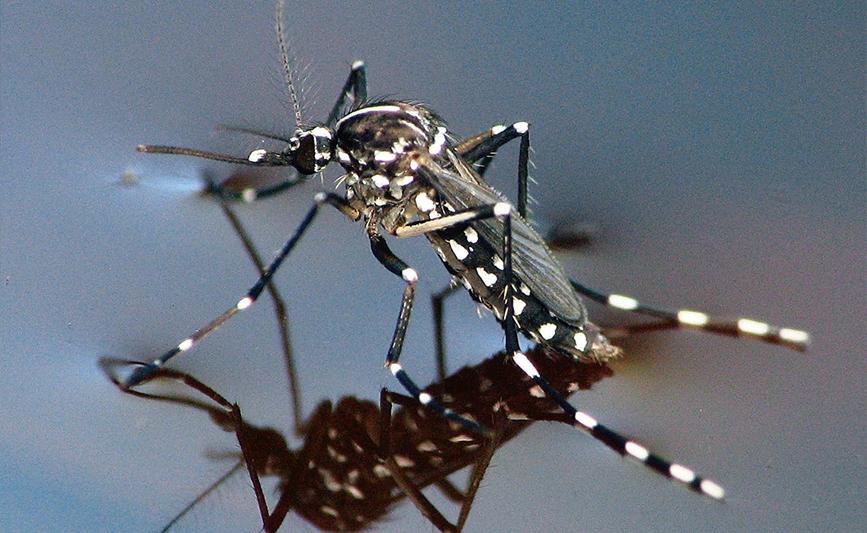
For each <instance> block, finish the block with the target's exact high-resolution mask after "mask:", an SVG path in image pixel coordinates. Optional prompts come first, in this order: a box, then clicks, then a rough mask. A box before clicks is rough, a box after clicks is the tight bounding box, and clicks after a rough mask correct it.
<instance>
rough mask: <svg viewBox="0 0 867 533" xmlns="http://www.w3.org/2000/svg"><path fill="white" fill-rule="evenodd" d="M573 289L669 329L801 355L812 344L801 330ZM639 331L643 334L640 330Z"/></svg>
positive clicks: (582, 288) (574, 284) (591, 290)
mask: <svg viewBox="0 0 867 533" xmlns="http://www.w3.org/2000/svg"><path fill="white" fill-rule="evenodd" d="M572 286H573V287H574V288H575V290H576V291H578V292H579V293H580V294H583V295H584V296H587V297H588V298H590V299H591V300H594V301H596V302H599V303H602V304H605V305H608V306H610V307H614V308H617V309H623V310H625V311H631V312H633V313H638V314H642V315H648V316H652V317H656V318H659V319H662V321H663V323H665V324H666V325H668V327H670V328H690V327H691V328H697V329H700V330H703V331H708V332H710V333H716V334H718V335H726V336H729V337H752V338H754V339H758V340H760V341H763V342H768V343H771V344H781V345H783V346H786V347H789V348H792V349H795V350H798V351H804V350H806V349H807V346H808V345H809V344H810V335H809V334H808V333H807V332H806V331H801V330H799V329H792V328H780V327H777V326H772V325H770V324H767V323H765V322H758V321H756V320H751V319H749V318H738V319H734V320H731V319H723V318H718V317H713V316H710V315H708V314H706V313H702V312H699V311H690V310H688V309H681V310H679V311H667V310H664V309H658V308H655V307H650V306H647V305H644V304H642V303H640V302H639V301H638V300H636V299H635V298H631V297H629V296H623V295H622V294H613V293H612V294H609V293H603V292H599V291H596V290H594V289H591V288H589V287H587V286H585V285H582V284H580V283H578V282H576V281H572ZM652 329H653V328H652ZM637 331H641V327H640V326H639V327H638V329H637Z"/></svg>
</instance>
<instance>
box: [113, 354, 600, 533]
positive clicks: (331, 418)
mask: <svg viewBox="0 0 867 533" xmlns="http://www.w3.org/2000/svg"><path fill="white" fill-rule="evenodd" d="M528 356H529V357H530V358H532V360H533V362H534V363H535V364H536V365H537V366H538V368H539V369H540V371H542V372H543V373H544V375H545V376H546V377H547V378H548V379H549V381H550V382H551V384H552V385H553V386H554V387H555V388H556V389H557V390H558V391H559V392H561V394H570V393H572V392H574V391H576V390H579V389H587V388H590V386H591V385H592V384H593V383H596V382H598V381H599V380H601V379H603V378H605V377H608V376H610V375H612V372H611V370H610V369H609V368H608V367H607V366H605V365H602V364H581V363H576V362H575V361H574V360H572V359H571V358H568V357H563V356H561V355H557V354H552V353H548V352H546V351H544V350H542V349H540V348H536V349H534V350H533V351H531V352H530V353H529V354H528ZM136 365H138V363H133V362H127V361H119V360H108V359H107V360H103V367H104V368H105V369H106V371H107V372H108V373H109V375H110V376H112V379H113V380H115V382H116V378H115V376H116V372H118V370H119V367H128V366H136ZM124 370H128V369H127V368H124ZM165 380H175V381H178V382H180V383H183V384H184V385H185V386H186V388H185V390H186V392H188V393H190V394H177V395H174V394H164V393H156V392H147V389H149V388H152V385H155V382H158V381H165ZM143 385H144V386H143V387H141V388H137V389H122V390H124V391H125V392H127V393H129V394H133V395H136V396H139V397H142V398H147V399H151V400H158V401H166V402H172V403H177V404H180V405H183V406H187V407H191V408H195V409H200V410H203V411H205V412H206V413H208V414H209V415H210V418H211V420H212V421H213V422H214V423H215V424H216V425H217V426H218V427H220V428H222V429H224V430H226V431H234V432H235V433H236V434H237V436H238V441H239V444H240V445H241V450H242V457H241V458H240V459H239V462H238V465H237V466H236V467H235V468H233V470H232V471H231V472H229V473H228V474H227V476H225V477H224V478H223V479H221V480H220V481H218V482H217V483H216V484H219V483H221V482H222V481H224V480H225V479H226V478H228V477H229V475H231V474H232V473H234V472H235V471H237V470H238V469H240V467H241V465H242V464H246V465H247V467H248V470H249V471H250V472H254V473H255V475H252V476H251V479H252V480H253V486H254V488H255V489H256V493H257V494H256V498H257V500H258V505H259V508H260V511H261V512H262V516H263V526H264V528H265V530H266V531H276V530H277V529H278V528H279V527H280V525H281V524H282V522H283V520H284V518H285V517H286V515H287V513H288V512H289V511H294V512H295V513H296V514H298V515H299V516H301V517H303V518H304V519H305V520H307V521H308V522H309V523H311V524H313V525H314V526H316V527H317V528H319V529H321V530H324V531H359V530H362V529H366V528H368V527H370V526H371V525H373V524H375V523H376V522H377V521H379V520H381V519H383V517H385V516H386V514H387V513H388V511H389V509H390V507H391V506H392V505H393V504H394V503H395V502H397V501H398V500H400V499H402V498H404V497H407V496H408V497H409V498H410V499H411V500H412V501H413V503H414V504H415V505H416V506H417V507H418V508H419V510H420V511H421V512H422V513H423V514H424V515H425V516H427V517H428V519H430V520H431V523H432V524H434V525H435V526H436V527H437V528H438V529H440V530H442V531H452V530H460V529H461V528H462V527H463V523H464V521H465V520H466V518H467V516H468V514H469V511H470V509H471V507H472V501H473V497H474V496H475V492H476V489H477V488H478V486H479V483H480V482H481V479H482V477H483V476H484V473H485V469H486V468H487V465H488V462H489V461H490V459H491V457H492V455H493V453H494V452H495V451H496V448H497V447H498V446H499V445H500V444H502V443H504V442H506V441H508V440H510V439H512V438H513V437H515V436H516V435H517V434H518V433H519V432H520V431H522V430H523V429H524V428H526V427H527V426H528V425H529V424H530V423H531V420H534V419H551V418H552V416H553V417H554V418H555V419H556V418H557V415H556V414H552V413H556V406H555V404H554V403H553V402H552V401H551V400H549V399H548V398H547V397H544V396H543V395H541V394H540V393H539V391H538V387H536V385H535V384H534V383H533V382H532V381H531V380H530V379H529V378H528V377H527V376H526V375H525V374H524V373H523V372H521V371H520V370H519V369H518V368H517V367H516V366H515V365H513V364H511V362H510V361H509V360H508V358H507V357H506V356H505V354H503V353H500V354H497V355H495V356H493V357H491V358H489V359H487V360H485V361H484V362H482V363H481V364H478V365H475V366H471V367H465V368H463V369H461V370H459V371H458V372H456V373H454V374H452V375H451V376H449V377H448V378H446V379H445V380H444V381H442V382H441V383H436V384H433V385H431V386H430V387H428V388H427V389H426V390H427V391H428V392H429V393H430V394H431V395H433V396H434V397H436V398H439V399H441V400H442V402H443V403H444V404H445V405H446V406H447V407H449V408H451V409H454V410H455V411H457V412H459V413H461V414H463V415H465V416H467V417H470V418H472V419H474V420H477V421H478V422H480V423H482V424H483V425H485V426H487V427H489V428H493V429H494V435H495V436H494V437H493V438H492V439H490V440H488V439H486V438H484V437H482V436H480V435H477V434H472V433H468V432H467V431H466V430H465V428H464V427H463V426H460V425H458V424H455V423H454V422H450V421H447V420H445V419H443V418H441V417H439V416H438V415H436V414H435V413H433V412H432V411H430V410H428V408H426V407H424V406H422V405H420V404H419V403H418V402H416V401H415V400H413V399H412V398H408V397H406V396H403V395H398V394H393V393H390V392H387V391H386V390H385V389H384V390H383V394H382V397H381V402H380V405H379V406H378V405H376V404H374V403H372V402H370V401H366V400H359V399H357V398H355V397H352V396H347V397H344V398H341V399H340V401H338V402H337V405H336V406H334V405H332V403H331V402H330V401H325V402H322V403H320V404H319V406H318V407H317V408H316V409H315V410H314V412H313V414H312V415H311V416H310V417H309V419H307V420H306V421H305V422H304V423H303V424H302V425H301V427H300V429H299V436H301V437H303V439H304V444H303V446H302V447H301V448H299V449H296V450H291V449H290V448H289V447H288V445H287V443H286V439H285V438H284V437H283V435H281V434H280V433H279V432H278V431H276V430H274V429H273V428H268V427H259V426H255V425H253V424H251V423H249V422H246V421H245V420H243V418H242V416H241V410H240V408H237V406H235V405H233V404H232V403H230V402H228V401H227V400H225V398H223V397H222V396H221V395H220V394H219V393H218V392H216V391H214V390H213V389H211V388H209V387H208V386H207V385H205V384H204V383H201V382H200V381H198V380H197V379H195V378H194V377H192V376H190V375H188V374H184V373H181V372H178V371H174V370H169V369H165V368H164V369H161V370H160V371H159V372H158V373H156V374H155V375H154V376H153V377H152V378H151V379H149V380H148V381H147V382H146V383H145V384H143ZM540 396H541V397H540ZM392 403H399V404H401V406H400V407H399V408H398V409H397V410H394V411H393V410H392ZM392 411H393V412H392ZM470 465H473V471H472V473H471V475H470V480H469V482H468V485H467V487H466V488H465V489H463V490H461V489H458V488H457V487H455V486H454V485H452V483H451V482H450V481H449V480H448V479H447V476H449V475H450V474H452V473H454V472H456V471H457V470H460V469H462V468H464V467H467V466H470ZM167 475H168V474H167ZM259 476H276V477H277V478H278V479H279V494H280V496H279V499H278V500H277V502H276V504H273V506H272V505H269V504H268V503H267V502H266V499H265V496H264V494H263V493H262V491H261V485H260V484H259V480H258V477H259ZM216 484H215V485H216ZM431 485H435V486H436V487H437V488H438V489H439V490H440V491H442V493H443V494H444V495H445V496H446V497H447V498H448V499H450V500H452V501H454V502H456V503H457V504H460V506H461V510H460V513H459V518H458V520H457V522H456V524H454V525H453V524H451V523H450V522H448V521H447V519H446V518H445V517H444V516H443V515H442V514H441V513H440V511H439V510H438V509H437V508H436V507H434V506H433V505H432V504H431V503H430V501H428V500H427V498H426V497H425V496H424V495H423V494H422V493H421V492H420V489H422V488H425V487H427V486H431ZM213 488H214V486H211V487H209V488H208V489H207V490H206V491H205V492H204V493H203V494H202V495H201V496H200V497H199V498H196V499H195V500H194V501H193V502H192V503H191V505H190V506H189V507H188V508H187V509H185V510H184V511H182V512H181V513H180V514H179V515H178V517H176V518H175V519H173V520H171V521H169V522H168V523H167V526H166V530H168V529H171V528H172V526H174V524H175V523H176V522H177V521H178V520H182V519H183V517H184V515H185V514H186V513H187V512H188V511H190V510H191V509H193V508H194V507H195V505H196V504H197V503H198V502H199V501H201V499H203V498H204V497H206V496H207V494H208V493H209V492H210V491H211V490H212V489H213ZM269 509H271V510H270V512H269Z"/></svg>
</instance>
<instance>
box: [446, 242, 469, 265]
mask: <svg viewBox="0 0 867 533" xmlns="http://www.w3.org/2000/svg"><path fill="white" fill-rule="evenodd" d="M449 246H450V247H451V249H452V253H454V254H455V257H457V258H458V261H463V260H464V259H466V258H467V257H469V255H470V251H469V250H467V249H466V248H464V247H463V246H461V245H460V243H458V241H449Z"/></svg>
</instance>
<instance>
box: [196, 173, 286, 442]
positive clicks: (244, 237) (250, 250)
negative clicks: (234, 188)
mask: <svg viewBox="0 0 867 533" xmlns="http://www.w3.org/2000/svg"><path fill="white" fill-rule="evenodd" d="M208 186H209V189H211V190H213V191H214V192H215V194H216V196H217V199H218V200H219V203H220V207H221V208H222V209H223V213H225V215H226V218H228V219H229V222H230V223H231V224H232V228H234V230H235V233H236V234H237V235H238V238H239V239H241V243H242V244H243V245H244V249H245V250H246V251H247V255H248V256H249V257H250V260H251V261H252V262H253V264H254V265H255V266H256V269H257V270H258V272H259V275H260V276H261V275H264V274H265V264H264V263H263V262H262V258H261V256H260V255H259V252H258V251H257V250H256V247H255V246H254V245H253V241H252V239H250V235H249V234H248V233H247V230H245V229H244V226H243V225H242V224H241V221H240V220H239V219H238V216H237V215H236V214H235V211H234V210H233V209H232V207H231V206H230V205H229V203H228V202H227V201H226V199H225V197H224V195H223V194H222V192H223V191H222V189H220V188H219V186H216V185H213V184H211V183H209V184H208ZM268 293H269V294H270V295H271V301H272V302H273V304H274V314H275V315H276V317H277V328H278V330H279V332H280V344H281V347H282V348H283V360H284V362H285V364H286V374H287V378H288V380H289V394H290V402H291V408H292V415H293V418H292V419H293V421H294V426H295V434H296V435H301V434H302V432H303V423H302V420H303V415H302V414H301V413H302V409H301V393H300V390H301V388H300V386H299V384H298V372H297V370H296V368H295V358H294V356H293V352H292V342H291V341H290V338H289V317H288V314H287V313H286V305H285V303H284V301H283V297H282V296H281V295H280V292H279V291H278V290H277V286H276V285H274V284H273V283H270V282H269V283H268Z"/></svg>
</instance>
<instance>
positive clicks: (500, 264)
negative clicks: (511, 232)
mask: <svg viewBox="0 0 867 533" xmlns="http://www.w3.org/2000/svg"><path fill="white" fill-rule="evenodd" d="M491 262H492V263H493V264H494V267H495V268H496V269H497V270H503V268H505V266H506V265H504V264H503V258H502V257H500V256H499V255H495V256H494V258H493V259H492V260H491Z"/></svg>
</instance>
